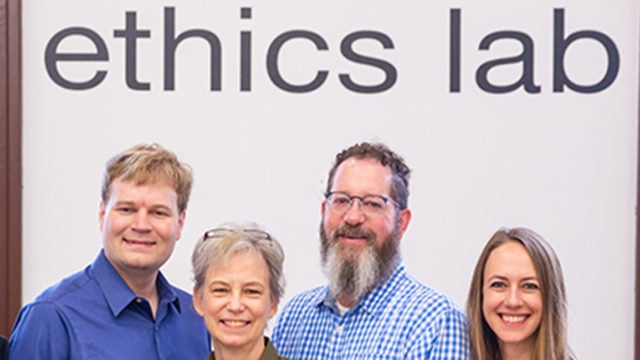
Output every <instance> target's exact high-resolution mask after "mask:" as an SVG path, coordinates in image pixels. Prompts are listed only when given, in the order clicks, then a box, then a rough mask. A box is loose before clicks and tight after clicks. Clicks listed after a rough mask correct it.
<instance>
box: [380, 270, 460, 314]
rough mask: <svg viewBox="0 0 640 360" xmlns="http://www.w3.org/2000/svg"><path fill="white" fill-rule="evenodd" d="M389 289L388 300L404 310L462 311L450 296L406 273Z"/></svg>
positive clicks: (431, 311)
mask: <svg viewBox="0 0 640 360" xmlns="http://www.w3.org/2000/svg"><path fill="white" fill-rule="evenodd" d="M391 291H392V293H391V294H390V299H389V302H390V303H394V306H399V307H401V308H404V309H406V311H421V310H422V311H426V312H429V313H433V312H449V313H451V312H453V313H463V312H462V310H461V309H460V308H459V306H458V305H457V304H456V303H455V301H454V300H453V299H452V298H451V297H450V296H448V295H447V294H445V293H444V292H442V291H440V290H437V289H435V288H433V287H431V286H429V285H427V284H424V283H422V282H420V281H418V280H416V279H415V278H414V277H412V276H411V275H409V274H407V273H405V274H404V276H402V278H400V279H399V280H398V284H397V286H396V287H395V289H391Z"/></svg>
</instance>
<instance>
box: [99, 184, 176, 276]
mask: <svg viewBox="0 0 640 360" xmlns="http://www.w3.org/2000/svg"><path fill="white" fill-rule="evenodd" d="M177 198H178V196H177V194H176V192H175V190H174V189H173V187H171V186H169V185H167V184H165V183H151V184H143V185H136V184H134V183H133V182H129V181H122V180H120V179H116V180H114V181H113V182H112V183H111V191H110V197H109V199H108V200H107V203H106V204H105V203H104V202H103V203H100V215H99V219H100V230H101V231H102V235H103V246H104V252H105V255H106V257H107V259H108V260H109V262H110V263H111V264H112V265H113V266H114V267H115V268H116V270H117V271H118V273H119V274H120V275H121V276H122V277H123V278H125V280H127V279H128V278H138V277H144V276H149V275H154V274H155V272H157V271H158V270H159V269H160V267H161V266H162V265H163V264H164V263H165V262H166V261H167V260H168V259H169V256H171V253H172V252H173V248H174V246H175V243H176V241H178V239H179V238H180V234H181V231H182V226H183V224H184V218H185V213H184V212H183V213H181V214H180V213H179V212H178V203H177Z"/></svg>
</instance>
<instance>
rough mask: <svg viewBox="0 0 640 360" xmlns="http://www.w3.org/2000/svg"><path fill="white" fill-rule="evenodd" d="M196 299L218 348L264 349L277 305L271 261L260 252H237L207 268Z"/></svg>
mask: <svg viewBox="0 0 640 360" xmlns="http://www.w3.org/2000/svg"><path fill="white" fill-rule="evenodd" d="M193 299H194V305H195V308H196V311H197V312H198V314H200V316H202V317H204V321H205V324H206V326H207V329H208V330H209V333H210V334H211V338H212V339H213V346H214V350H215V351H228V350H233V351H236V350H244V351H247V352H250V351H252V350H254V351H255V352H257V353H258V355H259V354H260V353H261V352H262V348H263V347H264V342H263V333H264V329H265V327H266V325H267V321H268V320H269V318H270V317H271V316H273V315H274V314H275V313H276V310H277V305H276V303H275V302H274V301H273V299H272V297H271V293H270V291H269V269H268V267H267V263H266V261H265V260H264V259H263V258H262V256H261V255H260V254H259V253H257V252H256V251H252V250H249V251H241V252H237V253H235V254H233V255H231V257H229V259H228V261H226V262H223V263H221V264H218V266H216V267H212V268H209V269H207V273H206V275H205V281H204V285H203V286H202V289H200V290H199V291H198V290H196V292H195V293H194V298H193Z"/></svg>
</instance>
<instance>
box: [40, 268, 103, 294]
mask: <svg viewBox="0 0 640 360" xmlns="http://www.w3.org/2000/svg"><path fill="white" fill-rule="evenodd" d="M93 281H94V279H93V278H92V277H91V276H89V274H88V267H87V268H84V269H82V270H80V271H78V272H76V273H74V274H71V275H69V276H67V277H65V278H64V279H62V280H60V281H59V282H57V283H56V284H53V285H51V286H49V287H48V288H47V289H45V290H44V291H43V292H42V293H40V294H39V295H38V296H37V297H36V298H35V299H34V301H33V302H34V303H51V302H53V303H57V302H64V301H68V300H73V299H77V294H78V293H81V292H85V291H86V289H87V288H91V284H92V282H93Z"/></svg>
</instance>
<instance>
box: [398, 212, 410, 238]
mask: <svg viewBox="0 0 640 360" xmlns="http://www.w3.org/2000/svg"><path fill="white" fill-rule="evenodd" d="M409 222H411V210H409V209H403V210H400V238H401V239H402V236H403V235H404V232H405V231H407V228H408V227H409Z"/></svg>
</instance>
